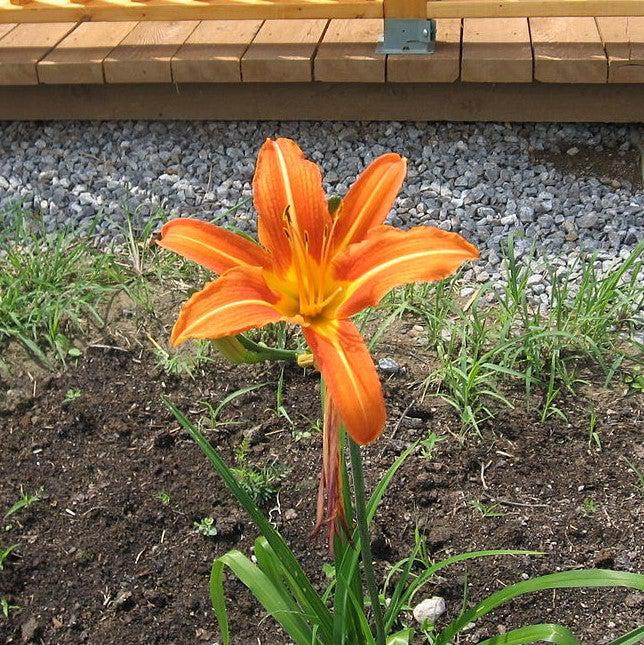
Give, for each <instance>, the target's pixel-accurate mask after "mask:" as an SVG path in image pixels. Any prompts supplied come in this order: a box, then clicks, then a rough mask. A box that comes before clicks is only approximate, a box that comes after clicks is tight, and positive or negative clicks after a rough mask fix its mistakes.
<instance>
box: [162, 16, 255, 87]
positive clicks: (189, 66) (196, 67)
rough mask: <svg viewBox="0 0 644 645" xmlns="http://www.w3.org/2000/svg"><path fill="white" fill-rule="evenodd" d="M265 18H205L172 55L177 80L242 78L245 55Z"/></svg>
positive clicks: (223, 81)
mask: <svg viewBox="0 0 644 645" xmlns="http://www.w3.org/2000/svg"><path fill="white" fill-rule="evenodd" d="M261 26H262V21H261V20H204V21H202V22H200V23H199V25H198V26H197V28H196V29H195V30H194V31H193V32H192V33H191V34H190V36H188V39H187V40H186V42H185V43H184V44H183V45H181V47H180V48H179V51H178V52H177V53H176V54H175V55H174V56H173V58H172V64H171V66H172V78H173V79H174V80H175V82H176V83H235V82H239V81H241V59H242V56H243V55H244V52H245V51H246V50H247V49H248V46H249V45H250V43H251V42H252V40H253V38H254V37H255V34H257V32H258V31H259V28H260V27H261Z"/></svg>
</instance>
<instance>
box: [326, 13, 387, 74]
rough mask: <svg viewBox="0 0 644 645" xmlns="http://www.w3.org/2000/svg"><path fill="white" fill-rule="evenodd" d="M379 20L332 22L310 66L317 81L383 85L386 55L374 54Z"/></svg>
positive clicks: (377, 39)
mask: <svg viewBox="0 0 644 645" xmlns="http://www.w3.org/2000/svg"><path fill="white" fill-rule="evenodd" d="M381 38H382V20H331V21H330V22H329V26H328V28H327V30H326V33H325V34H324V38H323V39H322V42H321V43H320V46H319V47H318V52H317V54H316V56H315V61H314V64H313V76H314V78H315V80H316V81H329V82H336V83H382V82H384V80H385V56H384V55H383V54H378V53H376V44H377V43H378V41H379V40H380V39H381Z"/></svg>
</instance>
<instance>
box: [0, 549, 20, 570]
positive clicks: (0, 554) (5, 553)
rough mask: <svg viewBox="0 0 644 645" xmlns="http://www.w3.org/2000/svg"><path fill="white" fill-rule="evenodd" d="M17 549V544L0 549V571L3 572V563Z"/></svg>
mask: <svg viewBox="0 0 644 645" xmlns="http://www.w3.org/2000/svg"><path fill="white" fill-rule="evenodd" d="M17 548H18V545H17V544H11V545H10V546H8V547H5V548H2V547H0V571H3V570H4V565H5V562H6V561H7V558H8V557H9V556H10V555H11V553H12V552H13V551H15V550H16V549H17Z"/></svg>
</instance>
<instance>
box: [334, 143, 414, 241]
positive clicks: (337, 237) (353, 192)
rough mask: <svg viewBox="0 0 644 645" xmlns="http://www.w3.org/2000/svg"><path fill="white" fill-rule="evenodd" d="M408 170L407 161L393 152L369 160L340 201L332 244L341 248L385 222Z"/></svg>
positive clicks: (363, 236)
mask: <svg viewBox="0 0 644 645" xmlns="http://www.w3.org/2000/svg"><path fill="white" fill-rule="evenodd" d="M406 173H407V160H406V159H405V158H404V157H401V156H400V155H397V154H394V153H392V152H390V153H387V154H384V155H382V156H380V157H378V158H377V159H375V160H374V161H372V162H371V163H370V164H369V166H367V168H366V170H364V172H363V173H362V174H361V175H360V176H359V177H358V179H357V180H356V181H355V183H354V184H353V185H352V186H351V188H350V189H349V192H348V193H347V195H346V197H345V198H344V199H343V200H342V207H341V209H340V212H339V214H338V221H337V223H336V225H335V228H334V231H333V238H334V240H333V246H334V248H335V249H344V248H346V247H347V246H348V245H349V244H353V243H355V242H361V241H362V240H363V239H364V238H365V237H366V235H367V232H368V231H369V230H370V229H371V228H373V227H374V226H377V225H379V224H382V223H383V222H384V221H385V217H387V214H388V213H389V211H390V210H391V208H392V206H393V204H394V201H395V200H396V196H397V195H398V192H399V191H400V187H401V186H402V183H403V181H404V179H405V174H406Z"/></svg>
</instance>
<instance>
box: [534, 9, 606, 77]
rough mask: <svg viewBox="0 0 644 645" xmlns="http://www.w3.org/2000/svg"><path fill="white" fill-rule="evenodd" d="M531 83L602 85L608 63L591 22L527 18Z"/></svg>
mask: <svg viewBox="0 0 644 645" xmlns="http://www.w3.org/2000/svg"><path fill="white" fill-rule="evenodd" d="M530 33H531V35H532V49H533V51H534V79H535V80H536V81H541V82H542V83H606V81H607V78H608V63H607V60H606V54H605V53H604V44H603V43H602V40H601V37H600V35H599V31H598V30H597V25H596V23H595V19H594V18H530Z"/></svg>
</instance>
